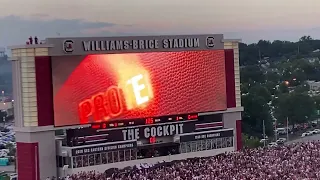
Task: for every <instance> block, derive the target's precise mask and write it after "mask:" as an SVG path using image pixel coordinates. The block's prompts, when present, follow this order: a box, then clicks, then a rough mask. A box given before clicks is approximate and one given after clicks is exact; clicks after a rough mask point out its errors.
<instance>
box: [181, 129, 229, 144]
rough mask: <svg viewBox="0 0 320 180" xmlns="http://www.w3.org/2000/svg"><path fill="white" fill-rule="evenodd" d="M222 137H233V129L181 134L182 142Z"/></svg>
mask: <svg viewBox="0 0 320 180" xmlns="http://www.w3.org/2000/svg"><path fill="white" fill-rule="evenodd" d="M222 137H233V129H228V130H218V131H205V132H201V133H194V134H188V135H181V136H180V142H188V141H198V140H203V139H215V138H222Z"/></svg>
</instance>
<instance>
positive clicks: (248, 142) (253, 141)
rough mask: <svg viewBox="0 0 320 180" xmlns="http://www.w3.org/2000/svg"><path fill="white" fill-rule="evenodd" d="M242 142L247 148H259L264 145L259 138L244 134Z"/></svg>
mask: <svg viewBox="0 0 320 180" xmlns="http://www.w3.org/2000/svg"><path fill="white" fill-rule="evenodd" d="M242 142H243V144H244V147H246V148H257V147H259V146H262V143H260V140H259V139H258V138H256V137H252V136H249V135H247V134H242Z"/></svg>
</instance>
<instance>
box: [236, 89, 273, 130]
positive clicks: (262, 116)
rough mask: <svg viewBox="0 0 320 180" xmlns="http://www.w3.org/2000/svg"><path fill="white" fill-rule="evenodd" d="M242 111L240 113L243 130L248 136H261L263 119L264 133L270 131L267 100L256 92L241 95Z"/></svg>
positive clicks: (270, 122)
mask: <svg viewBox="0 0 320 180" xmlns="http://www.w3.org/2000/svg"><path fill="white" fill-rule="evenodd" d="M242 105H243V106H244V113H243V114H242V125H243V132H244V133H246V134H248V135H250V136H262V133H263V121H264V122H265V128H266V134H267V135H270V134H271V133H272V119H271V115H270V109H269V105H268V104H267V100H266V99H265V98H264V97H262V96H259V95H258V93H252V94H251V93H248V94H247V95H244V96H242Z"/></svg>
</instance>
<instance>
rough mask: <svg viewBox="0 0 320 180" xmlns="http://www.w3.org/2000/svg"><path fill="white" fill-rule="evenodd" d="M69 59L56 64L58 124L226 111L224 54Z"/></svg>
mask: <svg viewBox="0 0 320 180" xmlns="http://www.w3.org/2000/svg"><path fill="white" fill-rule="evenodd" d="M63 58H64V59H63ZM63 58H59V57H57V58H56V57H55V58H53V60H52V66H53V86H54V93H55V95H54V111H55V125H56V126H66V125H77V124H87V123H93V122H103V121H110V120H117V119H134V118H142V117H153V116H165V115H173V114H186V113H193V112H209V111H218V110H225V109H226V83H225V58H224V50H215V51H187V52H155V53H137V54H105V55H89V56H86V57H83V56H82V57H80V56H74V57H72V56H71V57H63ZM66 58H67V60H66ZM59 69H60V70H59ZM149 121H150V123H151V121H152V119H149V120H148V122H149Z"/></svg>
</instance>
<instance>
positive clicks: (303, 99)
mask: <svg viewBox="0 0 320 180" xmlns="http://www.w3.org/2000/svg"><path fill="white" fill-rule="evenodd" d="M315 107H316V106H315V103H314V100H313V98H311V97H310V96H309V95H308V94H305V93H296V92H294V93H289V94H282V95H281V96H279V98H278V103H277V107H276V108H275V115H276V117H277V119H278V121H279V122H282V123H285V122H286V119H287V118H288V119H289V123H290V124H292V125H294V124H297V123H305V122H308V121H310V120H312V117H314V113H315Z"/></svg>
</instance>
